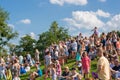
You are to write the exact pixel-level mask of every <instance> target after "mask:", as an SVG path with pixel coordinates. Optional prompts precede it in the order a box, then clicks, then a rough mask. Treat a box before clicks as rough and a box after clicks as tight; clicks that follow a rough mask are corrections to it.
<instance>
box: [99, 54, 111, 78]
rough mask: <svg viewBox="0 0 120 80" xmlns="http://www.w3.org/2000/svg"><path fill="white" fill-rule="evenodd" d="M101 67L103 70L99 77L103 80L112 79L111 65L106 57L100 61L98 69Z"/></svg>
mask: <svg viewBox="0 0 120 80" xmlns="http://www.w3.org/2000/svg"><path fill="white" fill-rule="evenodd" d="M99 65H101V66H102V69H101V70H100V71H99V72H98V77H99V79H101V80H109V79H110V65H109V62H108V60H107V58H105V57H104V56H102V57H100V59H99V60H98V64H97V67H98V66H99Z"/></svg>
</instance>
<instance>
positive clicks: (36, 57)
mask: <svg viewBox="0 0 120 80" xmlns="http://www.w3.org/2000/svg"><path fill="white" fill-rule="evenodd" d="M39 54H40V52H39V51H38V49H36V50H35V59H36V61H39Z"/></svg>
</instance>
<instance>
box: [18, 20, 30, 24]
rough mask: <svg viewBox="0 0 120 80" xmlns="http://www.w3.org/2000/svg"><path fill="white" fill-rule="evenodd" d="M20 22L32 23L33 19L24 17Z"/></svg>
mask: <svg viewBox="0 0 120 80" xmlns="http://www.w3.org/2000/svg"><path fill="white" fill-rule="evenodd" d="M20 22H21V23H24V24H31V20H30V19H23V20H21V21H20Z"/></svg>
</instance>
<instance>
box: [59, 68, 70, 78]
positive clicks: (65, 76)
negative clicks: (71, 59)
mask: <svg viewBox="0 0 120 80" xmlns="http://www.w3.org/2000/svg"><path fill="white" fill-rule="evenodd" d="M70 74H71V72H70V70H69V67H68V66H66V67H65V68H64V71H63V72H62V75H61V77H60V80H69V78H70Z"/></svg>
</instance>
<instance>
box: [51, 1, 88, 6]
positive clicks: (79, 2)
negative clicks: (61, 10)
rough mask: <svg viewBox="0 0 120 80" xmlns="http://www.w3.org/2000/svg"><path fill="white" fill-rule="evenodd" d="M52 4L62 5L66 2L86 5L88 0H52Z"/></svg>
mask: <svg viewBox="0 0 120 80" xmlns="http://www.w3.org/2000/svg"><path fill="white" fill-rule="evenodd" d="M50 3H52V4H58V5H60V6H62V5H64V4H65V3H66V4H73V5H81V6H83V5H86V4H87V3H88V1H87V0H50Z"/></svg>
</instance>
